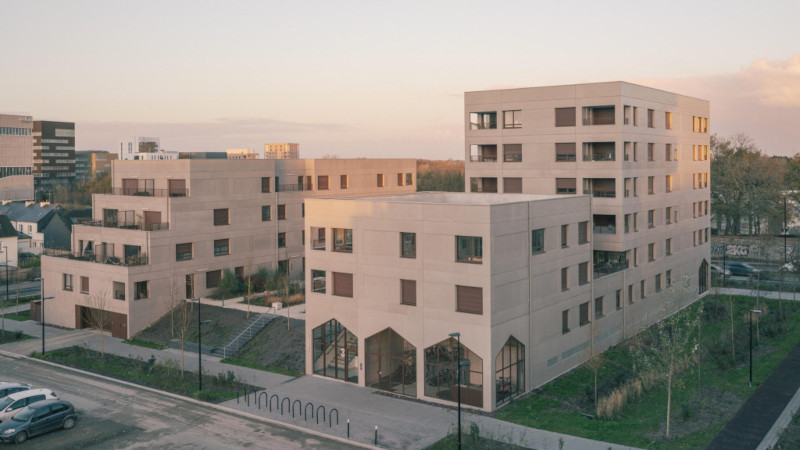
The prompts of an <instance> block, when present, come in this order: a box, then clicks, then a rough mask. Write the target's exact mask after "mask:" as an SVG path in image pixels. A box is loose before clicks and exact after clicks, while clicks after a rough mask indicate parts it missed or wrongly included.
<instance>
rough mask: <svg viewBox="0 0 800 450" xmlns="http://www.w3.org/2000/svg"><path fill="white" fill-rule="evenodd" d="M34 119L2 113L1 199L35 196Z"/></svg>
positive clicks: (20, 198) (22, 198)
mask: <svg viewBox="0 0 800 450" xmlns="http://www.w3.org/2000/svg"><path fill="white" fill-rule="evenodd" d="M32 135H33V119H32V118H31V116H22V115H10V114H0V199H2V200H32V199H33V137H32Z"/></svg>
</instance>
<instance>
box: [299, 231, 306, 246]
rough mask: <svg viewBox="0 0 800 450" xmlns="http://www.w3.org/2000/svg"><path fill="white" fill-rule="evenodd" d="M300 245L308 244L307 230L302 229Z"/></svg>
mask: <svg viewBox="0 0 800 450" xmlns="http://www.w3.org/2000/svg"><path fill="white" fill-rule="evenodd" d="M300 245H303V246H305V245H306V230H300Z"/></svg>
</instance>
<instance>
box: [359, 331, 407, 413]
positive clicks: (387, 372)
mask: <svg viewBox="0 0 800 450" xmlns="http://www.w3.org/2000/svg"><path fill="white" fill-rule="evenodd" d="M364 346H365V347H366V350H365V355H366V361H365V377H366V385H367V386H369V387H372V388H375V389H380V390H383V391H389V392H395V393H398V394H404V395H410V396H413V397H416V396H417V348H416V347H414V346H413V345H411V343H410V342H408V341H406V340H405V339H403V337H402V336H400V335H399V334H397V333H396V332H395V331H394V330H392V329H391V328H387V329H385V330H383V331H381V332H380V333H377V334H374V335H372V336H370V337H368V338H367V340H366V341H365V343H364Z"/></svg>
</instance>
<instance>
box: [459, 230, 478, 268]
mask: <svg viewBox="0 0 800 450" xmlns="http://www.w3.org/2000/svg"><path fill="white" fill-rule="evenodd" d="M456 262H466V263H474V264H482V263H483V238H482V237H479V236H456Z"/></svg>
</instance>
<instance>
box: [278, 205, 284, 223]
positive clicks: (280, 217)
mask: <svg viewBox="0 0 800 450" xmlns="http://www.w3.org/2000/svg"><path fill="white" fill-rule="evenodd" d="M278 220H286V205H278Z"/></svg>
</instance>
